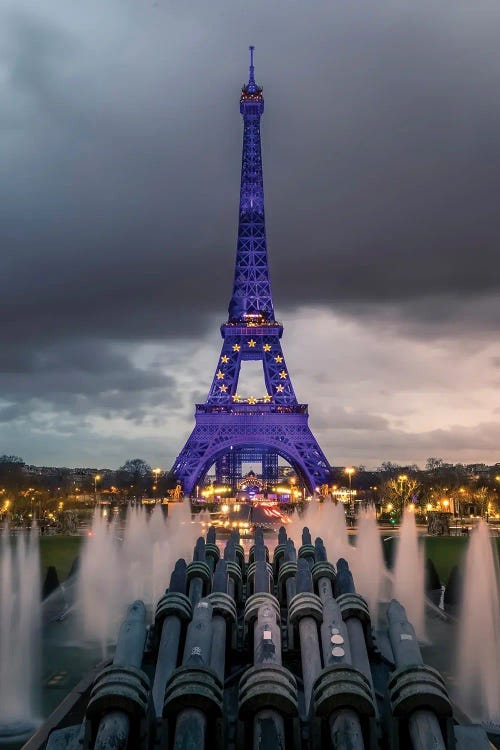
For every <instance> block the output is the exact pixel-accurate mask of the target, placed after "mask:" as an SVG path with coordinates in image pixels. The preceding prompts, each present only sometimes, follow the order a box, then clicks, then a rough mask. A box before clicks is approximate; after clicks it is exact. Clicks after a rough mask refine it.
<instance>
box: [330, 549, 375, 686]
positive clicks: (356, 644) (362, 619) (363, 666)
mask: <svg viewBox="0 0 500 750" xmlns="http://www.w3.org/2000/svg"><path fill="white" fill-rule="evenodd" d="M333 588H334V591H335V596H336V598H337V604H338V605H339V607H340V611H341V612H342V617H343V618H344V621H345V624H346V626H347V632H348V634H349V644H350V647H351V656H352V663H353V665H354V666H355V667H356V668H357V669H359V670H360V671H361V672H363V674H364V675H365V677H366V678H367V680H368V681H369V683H370V686H371V689H372V692H373V681H372V673H371V669H370V661H369V659H368V651H367V638H368V637H370V632H371V622H370V610H369V609H368V604H367V603H366V601H365V599H363V597H362V596H360V595H359V594H357V593H356V588H355V586H354V579H353V577H352V573H351V571H350V569H349V563H348V562H347V560H344V558H343V557H341V558H340V559H339V560H338V561H337V576H336V578H335V583H334V587H333Z"/></svg>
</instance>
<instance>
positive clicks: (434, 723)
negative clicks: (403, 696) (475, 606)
mask: <svg viewBox="0 0 500 750" xmlns="http://www.w3.org/2000/svg"><path fill="white" fill-rule="evenodd" d="M387 619H388V622H389V640H390V642H391V646H392V652H393V654H394V660H395V662H396V667H397V668H398V669H399V668H404V667H410V666H423V664H424V661H423V659H422V654H421V653H420V646H419V645H418V641H417V636H416V635H415V630H414V628H413V625H412V624H411V623H410V622H409V621H408V618H407V616H406V610H405V608H404V607H403V606H402V605H401V604H400V603H399V602H398V601H396V600H395V599H393V600H392V601H391V603H390V604H389V606H388V608H387ZM418 683H419V677H418V674H417V675H416V677H415V690H419V688H420V686H419V684H418ZM408 731H409V734H410V738H411V742H412V746H413V750H428V748H432V750H445V748H446V745H445V742H444V739H443V735H442V732H441V727H440V725H439V721H438V718H437V716H436V714H435V712H434V711H432V710H431V709H429V708H423V709H420V708H417V709H415V710H414V711H412V712H411V713H410V715H409V716H408Z"/></svg>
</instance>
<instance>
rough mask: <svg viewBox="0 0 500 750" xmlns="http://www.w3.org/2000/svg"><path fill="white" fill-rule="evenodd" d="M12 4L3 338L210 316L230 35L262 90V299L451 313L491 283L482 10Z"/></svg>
mask: <svg viewBox="0 0 500 750" xmlns="http://www.w3.org/2000/svg"><path fill="white" fill-rule="evenodd" d="M13 7H14V6H11V9H10V11H9V10H8V9H7V10H6V11H4V19H3V20H4V37H5V41H6V43H5V45H4V48H3V53H2V55H3V60H2V65H3V69H4V77H5V85H4V92H3V97H2V100H3V101H2V105H3V109H4V115H3V117H4V123H3V128H4V133H7V135H6V136H5V139H4V147H3V149H2V152H3V155H4V159H3V161H4V165H5V169H4V171H3V174H4V178H3V184H2V185H1V186H0V191H1V197H2V210H1V214H2V221H1V230H2V235H3V252H4V258H5V263H6V266H5V268H4V273H3V274H2V282H1V298H0V299H1V312H2V314H3V315H4V316H8V317H9V318H10V325H9V327H8V329H7V330H6V331H4V332H3V335H4V336H12V337H13V338H15V339H16V340H18V338H19V336H23V337H28V339H32V338H33V337H34V336H36V337H41V338H45V337H47V336H49V335H50V337H51V338H53V337H58V336H61V337H65V336H67V335H69V334H70V333H71V332H75V331H77V332H81V333H84V334H90V335H95V333H96V331H97V330H98V331H99V333H100V335H102V336H103V337H110V338H130V339H138V338H142V337H155V338H159V337H163V336H171V335H176V334H178V335H185V334H187V333H191V334H193V335H196V334H197V333H198V331H199V328H200V327H202V326H203V325H204V320H205V319H206V318H205V316H206V313H207V312H218V313H219V314H220V315H221V316H222V315H223V313H224V309H225V305H226V301H227V299H228V298H229V293H230V284H231V275H232V263H233V252H234V246H235V234H236V220H237V211H236V207H237V205H236V204H237V186H238V171H239V148H240V137H241V126H240V122H239V115H238V112H237V97H238V84H239V83H240V81H241V80H242V78H243V77H244V76H245V74H246V59H245V58H246V50H245V43H246V41H248V40H253V41H254V42H255V43H256V44H257V46H258V56H257V72H258V77H259V79H261V80H262V81H263V83H264V85H265V93H266V96H267V98H266V106H267V110H266V114H265V116H264V120H263V138H264V162H265V180H266V188H267V206H268V224H269V234H270V239H271V243H270V250H271V265H272V274H273V285H274V289H275V296H276V302H277V305H278V306H279V307H281V308H286V307H287V306H289V305H291V304H296V303H304V302H309V301H311V299H314V300H315V301H316V302H320V303H324V304H329V305H333V306H336V307H338V308H342V307H344V306H345V308H346V309H347V310H348V311H349V314H351V313H352V311H353V306H354V308H356V306H358V305H359V306H360V314H362V313H363V307H362V305H368V306H369V308H370V310H371V311H373V306H377V307H380V309H381V314H382V313H383V312H384V310H385V309H386V306H387V309H388V310H389V312H390V314H392V313H393V310H394V306H396V308H397V309H396V311H395V315H397V314H398V311H399V310H401V311H402V312H403V314H404V315H405V316H407V317H408V318H409V319H410V320H412V319H416V320H420V319H423V321H424V322H425V321H426V318H427V317H429V309H431V310H432V309H433V308H432V305H431V308H429V305H428V304H427V303H426V304H425V305H422V304H421V300H422V299H425V298H430V299H431V300H432V299H433V298H434V299H436V300H438V301H437V302H436V306H439V305H442V307H443V308H444V309H445V317H449V316H450V315H452V313H451V310H452V309H453V310H454V309H455V305H456V304H461V303H462V302H463V301H464V300H470V299H471V298H475V297H478V296H482V295H492V294H496V293H498V283H499V282H498V278H499V274H498V271H499V268H498V265H499V263H500V261H499V260H498V257H499V254H498V252H497V248H498V247H499V244H500V224H499V222H498V219H497V196H498V194H499V192H500V190H499V189H500V147H499V139H498V136H497V124H498V121H499V119H500V101H499V100H498V97H496V96H495V95H494V91H496V90H497V89H498V85H499V83H500V61H499V59H498V56H497V54H496V48H497V39H496V35H495V34H493V33H492V32H491V31H490V29H491V28H492V27H495V26H496V24H497V23H498V22H499V21H500V10H499V9H498V7H497V6H495V5H493V4H487V3H482V4H479V5H478V6H477V7H476V8H475V13H474V14H472V13H471V12H470V11H468V9H467V6H466V4H461V3H458V4H453V5H452V4H449V5H448V7H447V8H445V7H444V6H443V4H442V3H423V4H419V6H418V7H414V8H410V6H407V4H406V3H390V2H385V3H381V4H379V5H378V6H377V8H374V7H373V4H371V3H367V2H366V3H365V2H361V3H355V4H350V5H349V6H344V5H341V4H332V3H318V4H314V6H311V5H308V6H307V8H306V7H305V6H304V4H303V3H289V4H287V6H286V9H285V8H284V6H282V5H281V4H280V3H276V4H272V5H269V4H268V3H259V2H257V3H256V4H255V8H254V9H253V13H252V17H251V18H250V17H249V15H248V14H247V13H246V12H245V10H244V6H243V5H242V4H239V3H218V4H217V8H218V10H216V11H214V9H213V8H212V7H210V8H209V7H208V6H207V5H206V4H201V3H196V2H195V3H192V4H189V6H186V7H185V8H184V10H183V11H179V9H177V8H176V7H175V4H173V3H162V4H159V5H158V7H156V8H154V7H151V8H150V7H145V6H144V5H142V4H141V9H140V11H139V9H138V7H137V4H136V5H135V7H133V6H132V4H130V3H125V4H124V5H121V4H119V3H114V2H110V3H109V4H107V5H106V7H105V8H103V7H102V6H99V5H95V4H90V6H89V12H90V13H93V14H94V16H93V22H94V24H93V25H94V26H95V27H98V26H99V25H101V26H103V27H104V28H103V29H101V31H100V33H96V35H95V38H93V36H92V33H91V30H90V26H89V24H84V23H83V22H82V18H81V17H80V16H79V15H78V14H77V13H76V12H75V13H74V17H73V15H72V12H71V10H70V9H67V10H66V13H65V14H64V15H63V16H59V14H55V13H53V12H50V6H49V5H48V4H46V5H45V6H44V4H43V3H42V4H41V5H40V6H38V10H37V11H36V12H35V11H31V10H30V9H29V6H19V5H18V6H17V10H16V11H14V10H12V8H13ZM285 10H286V12H285ZM44 11H45V12H44ZM155 11H156V13H155ZM127 13H128V14H129V18H128V20H127V15H126V14H127ZM209 19H210V20H211V22H212V26H211V33H210V34H208V32H207V31H206V30H204V23H205V22H207V21H208V20H209ZM113 22H116V25H117V28H116V29H113ZM132 24H136V25H135V27H134V29H133V30H132V28H131V26H132ZM242 26H243V28H242ZM160 32H161V33H160ZM120 34H123V39H122V44H121V46H118V41H119V40H118V37H119V35H120ZM176 35H177V37H178V38H177V41H176V42H175V43H174V45H173V46H174V49H173V50H172V54H171V55H169V53H168V48H169V45H172V44H173V40H174V38H175V37H176ZM108 37H109V38H108ZM146 39H147V40H149V45H146V44H145V40H146ZM160 44H161V45H162V46H160ZM163 44H164V46H163ZM106 45H108V46H107V47H106ZM4 105H5V106H4ZM14 126H15V128H16V129H19V130H18V133H17V135H16V136H14V135H13V133H12V129H13V127H14ZM458 309H460V308H458ZM62 311H64V313H63V314H62ZM438 315H439V312H438ZM431 317H432V314H431ZM488 317H490V316H488V315H486V319H488ZM487 322H488V320H487ZM495 322H498V321H497V320H496V316H495ZM481 324H482V319H479V320H477V321H476V325H478V326H481Z"/></svg>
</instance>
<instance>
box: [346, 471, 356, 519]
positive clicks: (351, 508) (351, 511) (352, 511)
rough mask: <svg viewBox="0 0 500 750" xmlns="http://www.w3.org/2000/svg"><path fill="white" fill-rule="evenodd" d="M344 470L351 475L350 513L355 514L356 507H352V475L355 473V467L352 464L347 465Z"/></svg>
mask: <svg viewBox="0 0 500 750" xmlns="http://www.w3.org/2000/svg"><path fill="white" fill-rule="evenodd" d="M344 471H345V473H346V474H347V476H348V477H349V513H351V514H352V515H354V508H353V507H352V504H353V503H352V475H353V474H354V472H355V469H354V468H353V467H352V466H347V467H346V468H345V469H344Z"/></svg>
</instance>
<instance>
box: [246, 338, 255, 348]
mask: <svg viewBox="0 0 500 750" xmlns="http://www.w3.org/2000/svg"><path fill="white" fill-rule="evenodd" d="M256 343H257V342H256V341H254V340H253V339H250V341H247V344H248V346H249V347H250V349H253V348H254V346H255V344H256Z"/></svg>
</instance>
